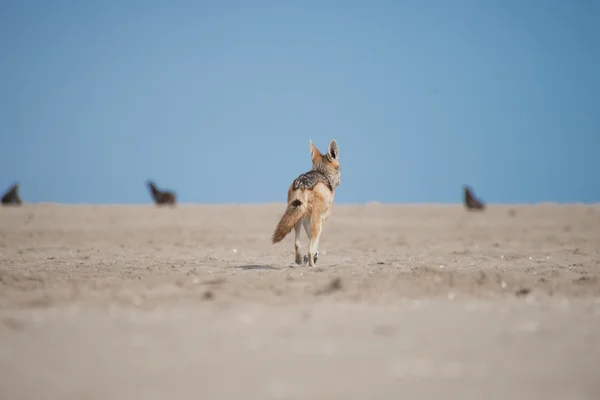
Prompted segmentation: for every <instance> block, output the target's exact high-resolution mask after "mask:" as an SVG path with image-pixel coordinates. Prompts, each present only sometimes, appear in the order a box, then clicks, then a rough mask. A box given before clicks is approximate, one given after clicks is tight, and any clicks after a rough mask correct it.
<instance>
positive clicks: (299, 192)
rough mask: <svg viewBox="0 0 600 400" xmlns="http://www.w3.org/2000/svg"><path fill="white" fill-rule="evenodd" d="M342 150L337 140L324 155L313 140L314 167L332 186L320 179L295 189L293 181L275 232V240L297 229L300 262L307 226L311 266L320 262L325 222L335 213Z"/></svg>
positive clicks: (299, 261) (297, 253) (296, 236)
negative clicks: (302, 240)
mask: <svg viewBox="0 0 600 400" xmlns="http://www.w3.org/2000/svg"><path fill="white" fill-rule="evenodd" d="M338 153H339V150H338V147H337V143H336V142H335V140H332V141H331V143H330V144H329V151H328V152H327V153H326V154H325V155H323V154H321V152H320V151H319V150H318V149H317V148H316V147H315V145H313V143H312V141H311V142H310V155H311V160H312V170H314V171H319V172H321V173H323V174H324V175H325V176H327V177H328V179H329V182H330V183H331V185H327V184H325V183H323V182H318V183H317V184H316V185H315V186H314V187H312V188H309V189H307V188H299V189H294V185H293V184H292V185H290V187H289V189H288V206H287V209H286V211H285V213H284V214H283V216H282V217H281V219H280V221H279V223H278V224H277V227H276V229H275V232H274V233H273V243H278V242H280V241H281V240H283V239H284V238H285V237H286V236H287V234H288V233H290V231H291V230H292V228H293V229H294V232H295V242H294V247H295V261H296V263H298V264H301V263H302V261H303V260H302V255H301V253H300V232H301V229H302V227H303V226H304V230H305V232H306V234H307V235H308V237H309V239H310V244H309V249H308V257H306V259H307V261H308V264H309V265H310V266H314V265H315V262H316V261H317V257H318V246H319V238H320V236H321V233H322V231H323V227H324V226H325V222H326V221H327V219H328V218H329V216H330V215H331V212H332V207H333V202H334V193H335V189H336V188H337V186H338V185H339V183H340V176H341V175H340V163H339V159H338V157H339V154H338Z"/></svg>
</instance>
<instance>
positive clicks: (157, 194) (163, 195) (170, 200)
mask: <svg viewBox="0 0 600 400" xmlns="http://www.w3.org/2000/svg"><path fill="white" fill-rule="evenodd" d="M146 186H148V189H150V194H151V195H152V199H153V200H154V203H155V204H156V205H158V206H167V205H168V206H175V204H176V203H177V196H176V195H175V193H174V192H172V191H170V190H160V189H158V188H157V187H156V185H155V184H154V182H152V181H151V180H148V181H146Z"/></svg>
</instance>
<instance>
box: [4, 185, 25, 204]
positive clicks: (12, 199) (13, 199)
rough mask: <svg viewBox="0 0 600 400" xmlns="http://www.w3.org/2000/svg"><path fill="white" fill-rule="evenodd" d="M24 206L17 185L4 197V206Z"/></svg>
mask: <svg viewBox="0 0 600 400" xmlns="http://www.w3.org/2000/svg"><path fill="white" fill-rule="evenodd" d="M21 204H22V201H21V197H20V196H19V184H18V183H15V184H14V185H12V186H11V187H10V189H8V191H7V192H6V193H5V194H4V196H2V205H3V206H20V205H21Z"/></svg>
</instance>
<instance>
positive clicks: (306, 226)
mask: <svg viewBox="0 0 600 400" xmlns="http://www.w3.org/2000/svg"><path fill="white" fill-rule="evenodd" d="M302 225H303V226H304V231H305V232H306V236H308V239H309V240H310V239H311V237H312V232H311V230H310V219H308V218H307V219H304V220H303V221H302ZM318 258H319V249H318V248H317V249H316V250H315V254H314V256H313V264H314V263H316V262H317V259H318ZM302 261H303V263H304V264H309V262H308V255H305V256H304V257H303V258H302Z"/></svg>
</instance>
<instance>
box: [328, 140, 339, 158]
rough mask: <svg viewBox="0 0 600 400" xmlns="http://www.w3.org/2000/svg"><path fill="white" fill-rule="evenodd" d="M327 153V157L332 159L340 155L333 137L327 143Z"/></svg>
mask: <svg viewBox="0 0 600 400" xmlns="http://www.w3.org/2000/svg"><path fill="white" fill-rule="evenodd" d="M327 154H329V157H331V158H332V159H333V160H337V159H338V157H339V156H340V149H339V148H338V145H337V142H336V141H335V139H334V140H332V141H331V143H329V151H328V152H327Z"/></svg>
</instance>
